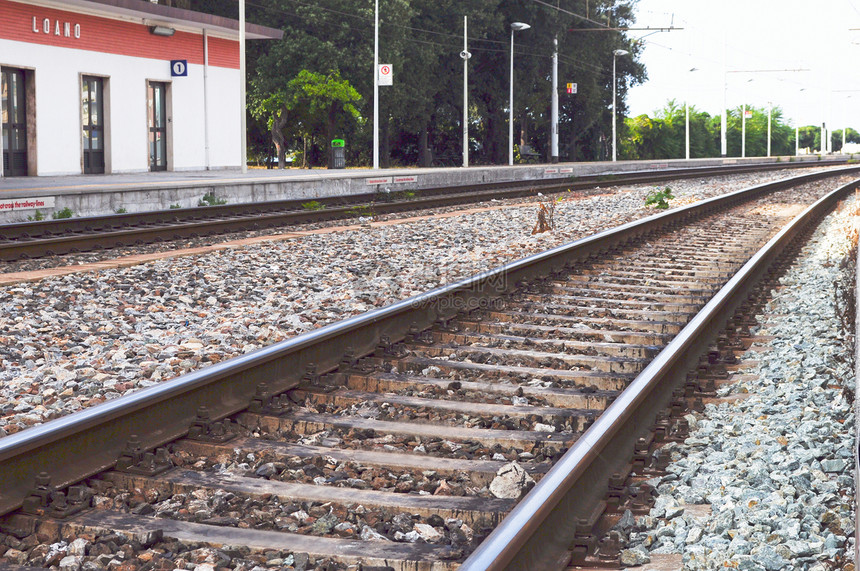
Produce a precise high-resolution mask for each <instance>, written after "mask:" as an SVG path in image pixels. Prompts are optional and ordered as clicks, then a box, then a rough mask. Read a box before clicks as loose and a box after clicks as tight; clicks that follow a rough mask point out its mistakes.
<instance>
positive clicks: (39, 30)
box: [33, 16, 81, 40]
mask: <svg viewBox="0 0 860 571" xmlns="http://www.w3.org/2000/svg"><path fill="white" fill-rule="evenodd" d="M33 33H34V34H48V35H53V36H61V37H65V38H75V39H76V40H79V39H81V25H80V24H74V25H73V24H72V23H71V22H61V21H60V20H52V19H51V18H39V17H37V16H33Z"/></svg>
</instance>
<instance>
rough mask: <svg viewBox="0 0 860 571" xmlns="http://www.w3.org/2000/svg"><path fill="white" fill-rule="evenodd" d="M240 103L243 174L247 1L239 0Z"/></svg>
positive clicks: (245, 154) (245, 158) (244, 166)
mask: <svg viewBox="0 0 860 571" xmlns="http://www.w3.org/2000/svg"><path fill="white" fill-rule="evenodd" d="M239 75H240V76H241V81H239V85H240V87H239V102H240V103H241V107H242V119H241V123H240V127H239V131H240V133H241V134H242V156H241V159H242V162H241V164H242V172H243V173H246V172H248V119H247V118H246V117H245V112H246V111H245V107H246V106H247V96H246V86H245V0H239Z"/></svg>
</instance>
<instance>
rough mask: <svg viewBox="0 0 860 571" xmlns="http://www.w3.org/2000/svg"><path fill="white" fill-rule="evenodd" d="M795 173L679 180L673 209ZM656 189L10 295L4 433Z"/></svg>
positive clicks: (488, 263)
mask: <svg viewBox="0 0 860 571" xmlns="http://www.w3.org/2000/svg"><path fill="white" fill-rule="evenodd" d="M798 172H801V171H798ZM802 172H808V171H802ZM794 174H797V173H794V172H785V171H783V172H779V173H775V172H771V173H762V174H755V175H735V176H731V177H722V178H719V179H709V180H707V181H704V180H699V179H693V180H683V181H675V182H673V183H671V184H670V186H671V188H672V190H673V192H674V194H675V196H676V197H677V198H676V199H675V200H673V201H672V206H677V205H682V204H687V203H690V202H693V201H695V200H699V199H702V198H706V197H710V196H714V195H719V194H724V193H726V192H730V191H733V190H737V189H740V188H746V187H749V186H752V185H755V184H760V183H763V182H766V181H769V180H773V179H778V178H784V177H788V176H792V175H794ZM828 184H829V185H830V184H832V185H834V186H835V184H836V183H835V182H832V183H828ZM654 188H655V187H654V186H652V185H639V186H635V187H622V188H617V189H607V192H608V193H611V194H606V195H599V196H590V197H585V198H582V199H577V198H576V195H574V194H573V193H571V195H569V196H564V197H562V198H563V200H562V201H561V202H558V203H557V205H556V212H555V221H556V228H557V229H556V230H555V231H553V232H547V233H542V234H536V235H532V234H531V230H532V228H533V227H534V225H535V222H536V218H537V217H536V208H535V206H534V205H531V206H523V205H514V206H510V207H505V208H501V206H503V204H502V203H500V202H498V203H497V202H493V203H490V204H485V205H484V206H487V207H489V209H488V210H486V211H482V212H476V213H471V214H465V215H461V216H454V217H449V218H438V219H437V218H431V219H426V220H420V221H414V222H410V223H406V224H398V225H389V226H378V227H365V228H361V229H358V230H349V231H339V232H331V233H323V234H313V235H309V236H305V237H301V238H293V239H289V240H284V241H272V242H265V243H262V244H259V245H255V246H251V247H242V248H230V249H227V250H223V251H220V252H218V253H215V254H209V255H201V256H190V257H176V258H171V259H167V260H162V261H158V262H153V263H148V264H142V265H138V266H133V267H129V268H119V269H112V270H104V271H98V272H86V273H76V274H71V275H66V276H63V277H56V278H48V279H44V280H41V281H38V282H33V283H19V284H15V285H11V286H4V287H2V288H0V365H2V372H0V435H4V434H12V433H15V432H18V431H20V430H22V429H24V428H27V427H30V426H34V425H37V424H40V423H42V422H45V421H46V420H49V419H51V418H56V417H59V416H63V415H66V414H69V413H73V412H75V411H77V410H80V409H82V408H84V407H88V406H92V405H94V404H97V403H100V402H103V401H105V400H108V399H112V398H116V397H118V396H120V395H123V394H128V393H129V392H131V391H134V390H137V389H140V388H143V387H146V386H150V385H152V384H155V383H158V382H161V381H164V380H166V379H170V378H173V377H175V376H177V375H180V374H183V373H186V372H189V371H192V370H195V369H199V368H201V367H205V366H208V365H210V364H212V363H217V362H219V361H223V360H225V359H228V358H230V357H233V356H236V355H240V354H243V353H247V352H249V351H252V350H254V349H257V348H260V347H263V346H266V345H270V344H272V343H275V342H278V341H281V340H284V339H286V338H288V337H291V336H294V335H297V334H300V333H303V332H306V331H308V330H311V329H314V328H317V327H320V326H323V325H326V324H328V323H332V322H334V321H338V320H340V319H343V318H345V317H348V316H351V315H355V314H358V313H361V312H364V311H367V310H370V309H375V308H378V307H381V306H383V305H385V304H388V303H391V302H393V301H397V300H400V299H404V298H406V297H409V296H411V295H415V294H418V293H421V292H423V291H426V290H428V289H431V288H433V287H436V286H439V285H443V284H445V283H449V282H452V281H456V280H459V279H462V278H464V277H467V276H469V275H472V274H474V273H477V272H480V271H483V270H487V269H490V268H493V267H496V266H499V265H501V264H503V263H505V262H508V261H511V260H514V259H518V258H521V257H524V256H526V255H529V254H533V253H536V252H539V251H543V250H545V249H548V248H550V247H552V246H556V245H559V244H562V243H566V242H569V241H571V240H574V239H576V238H580V237H582V236H585V235H588V234H592V233H594V232H597V231H599V230H602V229H605V228H608V227H612V226H616V225H618V224H621V223H623V222H626V221H629V220H633V219H636V218H641V217H643V216H647V215H649V214H652V213H653V212H654V211H653V210H652V209H648V208H645V207H644V206H643V205H644V198H645V196H646V194H647V193H648V192H650V191H652V190H654ZM496 207H499V208H496Z"/></svg>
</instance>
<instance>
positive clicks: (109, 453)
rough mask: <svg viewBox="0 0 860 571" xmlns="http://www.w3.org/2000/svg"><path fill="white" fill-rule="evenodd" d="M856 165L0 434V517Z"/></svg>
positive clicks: (586, 241)
mask: <svg viewBox="0 0 860 571" xmlns="http://www.w3.org/2000/svg"><path fill="white" fill-rule="evenodd" d="M858 171H860V167H857V166H853V167H848V168H842V169H838V170H829V171H822V172H816V173H811V174H805V175H801V176H796V177H792V178H787V179H782V180H779V181H774V182H770V183H767V184H763V185H758V186H754V187H750V188H747V189H743V190H738V191H735V192H733V193H730V194H727V195H723V196H719V197H714V198H711V199H707V200H703V201H700V202H698V203H695V204H692V205H689V206H686V207H682V208H677V209H674V210H670V211H667V212H663V213H660V214H655V215H653V216H650V217H648V218H644V219H641V220H637V221H634V222H630V223H627V224H624V225H622V226H619V227H617V228H614V229H609V230H605V231H603V232H600V233H598V234H595V235H592V236H588V237H586V238H582V239H580V240H576V241H574V242H571V243H569V244H566V245H562V246H558V247H556V248H553V249H551V250H548V251H546V252H542V253H539V254H535V255H532V256H529V257H526V258H523V259H520V260H517V261H514V262H511V263H508V264H506V265H504V266H501V267H500V268H497V269H494V270H489V271H486V272H483V273H480V274H477V275H475V276H472V277H470V278H467V279H463V280H461V281H458V282H455V283H452V284H449V285H446V286H442V287H439V288H436V289H433V290H430V291H428V292H426V293H423V294H420V295H417V296H414V297H411V298H408V299H406V300H403V301H400V302H396V303H393V304H391V305H389V306H387V307H383V308H381V309H377V310H374V311H370V312H368V313H364V314H361V315H358V316H355V317H352V318H349V319H346V320H344V321H341V322H337V323H334V324H331V325H328V326H325V327H322V328H320V329H317V330H314V331H311V332H308V333H305V334H302V335H299V336H297V337H294V338H292V339H288V340H286V341H282V342H280V343H277V344H275V345H272V346H269V347H265V348H262V349H259V350H257V351H255V352H253V353H249V354H247V355H242V356H239V357H235V358H233V359H230V360H228V361H225V362H223V363H219V364H216V365H213V366H211V367H208V368H206V369H201V370H198V371H194V372H191V373H188V374H186V375H182V376H180V377H177V378H176V379H173V380H170V381H167V382H164V383H161V384H159V385H155V386H152V387H149V388H146V389H142V390H140V391H138V392H136V393H133V394H131V395H128V396H123V397H120V398H118V399H115V400H112V401H108V402H105V403H102V404H100V405H97V406H94V407H92V408H89V409H86V410H83V411H81V412H79V413H75V414H73V415H69V416H66V417H62V418H59V419H55V420H52V421H49V422H47V423H45V424H43V425H40V426H36V427H33V428H29V429H26V430H24V431H21V432H19V433H16V434H13V435H11V436H7V437H5V438H2V439H0V483H2V484H0V515H2V514H5V513H8V512H10V511H12V510H14V509H17V508H18V507H20V506H21V504H22V502H23V500H24V498H25V497H26V495H27V494H28V493H29V491H30V489H31V488H32V486H33V482H34V478H35V476H36V475H37V474H39V473H40V472H43V471H44V472H48V473H49V474H50V475H51V476H52V483H53V485H55V486H57V487H64V486H67V485H70V484H73V483H76V482H79V481H81V480H82V479H84V478H86V477H89V476H91V475H94V474H96V473H98V472H100V471H102V470H105V469H108V468H109V467H111V466H113V464H114V463H115V461H116V459H117V458H118V457H119V455H120V453H121V452H122V450H123V448H124V446H125V442H126V440H127V439H128V438H129V437H130V436H132V435H139V437H140V441H141V444H142V446H143V447H145V448H154V447H156V446H159V445H162V444H165V443H167V442H169V441H171V440H175V439H177V438H179V437H181V436H183V435H184V434H186V433H187V431H188V428H189V427H190V426H191V424H192V422H193V421H194V420H195V418H196V410H197V408H198V407H199V406H206V407H207V408H208V409H209V410H210V412H211V416H212V418H213V419H219V418H224V417H226V416H229V415H231V414H235V413H237V412H240V411H241V410H244V409H245V408H247V406H248V404H249V403H250V402H251V399H252V398H253V397H254V394H255V391H256V387H257V385H258V384H259V383H266V384H267V385H268V388H269V391H270V393H272V394H277V393H280V392H283V391H286V390H289V389H290V388H293V387H295V386H297V385H298V384H299V383H300V382H301V380H302V378H303V376H304V375H305V374H306V371H307V370H308V369H309V368H312V369H313V370H314V371H315V372H317V373H324V372H328V371H332V370H335V369H337V368H338V366H339V364H340V363H341V361H342V359H343V356H344V355H347V354H350V353H351V354H354V355H356V356H363V355H367V354H370V353H372V352H373V351H374V350H375V349H376V348H377V347H378V345H379V343H380V339H382V338H383V337H387V338H388V339H390V340H391V341H392V342H397V341H400V340H402V339H403V338H404V337H405V336H406V334H407V333H409V331H410V330H414V328H418V329H420V330H423V329H426V328H428V327H430V326H432V325H433V324H434V323H436V322H439V321H445V320H450V319H453V318H454V317H455V316H456V315H457V314H458V313H459V312H461V311H468V310H471V309H477V308H480V307H487V306H489V304H491V303H492V301H493V300H494V299H496V298H498V297H500V296H501V295H503V294H505V293H507V292H510V291H514V290H515V289H516V288H517V287H519V285H520V284H521V283H522V282H524V281H529V280H533V279H536V278H537V279H540V278H543V277H546V276H548V275H551V274H553V273H554V272H556V271H560V270H562V269H563V268H565V267H567V266H570V265H572V264H575V263H577V262H578V261H581V260H585V259H588V258H589V257H591V256H597V255H601V254H604V253H606V252H608V251H610V250H612V249H613V248H618V247H620V246H622V245H623V244H625V243H627V242H629V241H631V240H633V239H635V238H636V237H638V236H643V235H647V234H650V233H653V232H657V231H659V230H661V229H663V228H665V227H667V226H670V225H678V224H682V223H683V222H684V221H685V220H688V219H690V218H693V217H696V216H701V215H703V214H706V213H708V212H711V211H714V210H716V209H720V208H725V207H728V206H731V205H733V204H735V203H738V202H741V201H744V200H748V199H751V198H754V197H756V196H759V195H761V194H762V193H765V192H770V191H774V190H779V189H782V188H787V187H791V186H796V185H798V184H803V183H807V182H812V181H815V180H820V179H823V178H827V177H832V176H837V175H840V174H847V173H855V172H858Z"/></svg>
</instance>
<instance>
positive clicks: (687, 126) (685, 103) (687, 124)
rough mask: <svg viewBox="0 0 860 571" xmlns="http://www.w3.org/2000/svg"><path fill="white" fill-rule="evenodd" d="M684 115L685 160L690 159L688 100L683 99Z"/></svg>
mask: <svg viewBox="0 0 860 571" xmlns="http://www.w3.org/2000/svg"><path fill="white" fill-rule="evenodd" d="M684 115H685V127H686V132H685V137H686V140H685V142H686V148H687V160H688V161H689V160H690V102H689V101H684Z"/></svg>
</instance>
